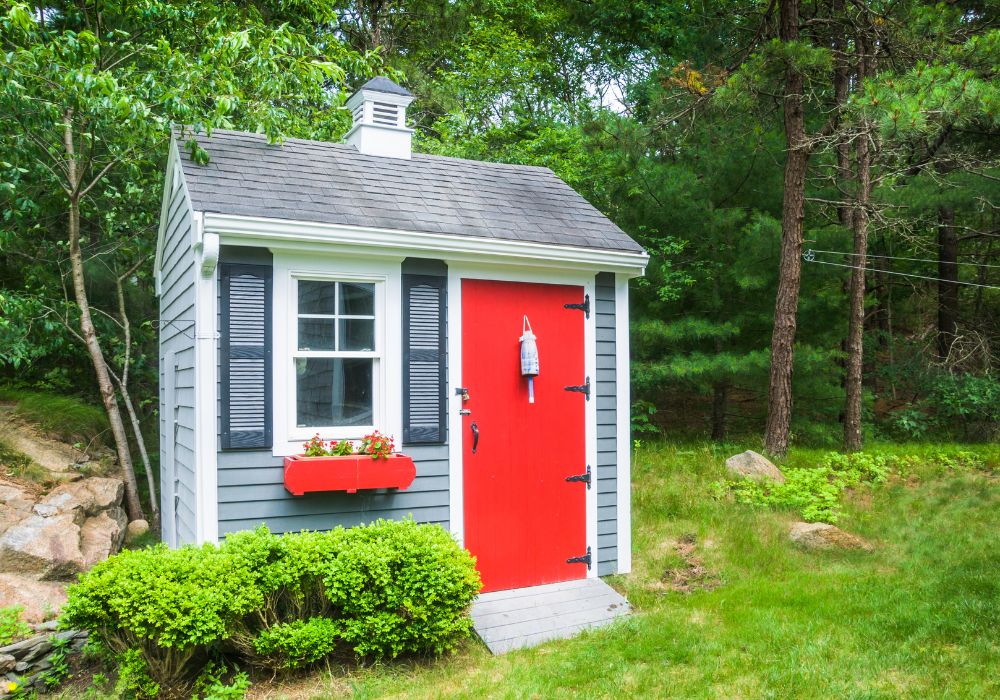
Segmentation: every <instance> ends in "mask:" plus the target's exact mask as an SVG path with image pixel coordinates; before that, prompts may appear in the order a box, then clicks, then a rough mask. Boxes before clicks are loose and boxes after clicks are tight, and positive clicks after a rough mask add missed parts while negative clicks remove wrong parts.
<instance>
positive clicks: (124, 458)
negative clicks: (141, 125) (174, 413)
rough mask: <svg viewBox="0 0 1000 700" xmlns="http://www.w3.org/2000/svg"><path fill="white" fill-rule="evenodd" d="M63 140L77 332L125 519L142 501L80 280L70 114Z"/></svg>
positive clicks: (137, 514) (136, 513) (136, 514)
mask: <svg viewBox="0 0 1000 700" xmlns="http://www.w3.org/2000/svg"><path fill="white" fill-rule="evenodd" d="M63 143H64V146H65V149H66V172H67V179H68V182H69V185H70V192H69V231H68V233H69V259H70V266H71V268H72V275H73V296H74V298H75V300H76V305H77V307H78V308H79V310H80V334H81V335H82V336H83V342H84V345H86V347H87V353H88V354H89V355H90V360H91V362H92V363H93V365H94V373H95V374H96V375H97V386H98V388H99V389H100V392H101V400H102V401H103V403H104V410H105V412H106V413H107V415H108V423H109V424H110V425H111V434H112V435H113V436H114V439H115V448H116V450H117V452H118V464H119V466H120V468H121V473H122V479H123V480H124V481H125V509H126V510H127V511H128V517H129V520H138V519H142V518H143V512H142V503H141V502H140V500H139V490H138V488H137V487H136V482H135V472H134V471H133V470H132V457H131V454H130V453H129V447H128V436H127V435H126V433H125V424H124V423H123V422H122V416H121V412H120V411H119V410H118V402H117V400H116V397H115V387H114V384H112V383H111V374H110V373H109V372H108V365H107V362H106V360H105V359H104V352H103V351H102V350H101V345H100V343H99V342H98V340H97V329H96V328H95V327H94V320H93V318H92V317H91V315H90V300H89V299H88V298H87V286H86V283H85V281H84V274H83V251H82V250H81V248H80V198H79V194H78V193H79V184H80V183H79V176H78V175H77V168H76V153H75V146H74V141H73V129H72V121H71V115H67V116H66V120H65V124H64V129H63Z"/></svg>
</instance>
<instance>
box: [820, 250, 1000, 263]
mask: <svg viewBox="0 0 1000 700" xmlns="http://www.w3.org/2000/svg"><path fill="white" fill-rule="evenodd" d="M810 250H811V251H812V252H813V253H829V254H830V255H849V256H851V257H852V258H860V257H862V255H861V254H860V253H849V252H847V251H843V250H818V249H816V248H810ZM806 252H807V253H808V252H809V251H806ZM863 257H866V258H880V259H882V260H906V261H908V262H929V263H938V262H940V261H939V260H935V259H934V258H903V257H899V256H896V255H873V254H871V253H869V254H867V255H865V256H863ZM951 264H952V265H970V266H972V267H1000V265H990V264H988V263H973V262H958V261H955V262H953V263H951Z"/></svg>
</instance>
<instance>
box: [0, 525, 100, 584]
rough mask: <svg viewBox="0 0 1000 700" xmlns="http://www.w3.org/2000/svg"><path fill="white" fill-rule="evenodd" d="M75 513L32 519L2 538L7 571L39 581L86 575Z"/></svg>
mask: <svg viewBox="0 0 1000 700" xmlns="http://www.w3.org/2000/svg"><path fill="white" fill-rule="evenodd" d="M77 520H78V518H77V516H76V515H75V514H74V513H60V514H57V515H53V516H50V517H44V516H41V515H30V516H28V517H27V518H25V519H24V520H22V521H21V522H19V523H17V524H16V525H14V526H13V527H11V528H9V529H8V530H7V531H6V532H5V533H3V535H0V562H2V566H3V569H4V570H5V571H8V572H11V573H16V574H27V575H28V576H32V577H35V578H40V579H49V580H52V579H55V580H58V579H67V578H71V577H72V576H75V575H76V574H78V573H80V572H81V571H83V568H84V565H85V561H84V558H83V552H81V551H80V525H79V523H78V522H77Z"/></svg>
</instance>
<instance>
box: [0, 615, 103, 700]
mask: <svg viewBox="0 0 1000 700" xmlns="http://www.w3.org/2000/svg"><path fill="white" fill-rule="evenodd" d="M40 627H41V628H42V629H43V632H42V633H41V634H36V635H35V636H33V637H29V638H28V639H22V640H21V641H19V642H14V643H13V644H8V645H7V646H5V647H0V678H4V679H5V680H4V682H3V683H0V696H3V695H6V694H7V693H8V692H9V690H8V685H7V683H8V682H10V683H13V684H15V688H16V689H17V690H19V691H24V690H27V689H28V688H31V687H41V686H43V685H45V677H46V674H47V673H49V672H50V669H52V667H53V666H54V661H55V658H54V657H55V656H56V655H57V654H58V655H62V654H64V653H67V652H78V651H80V649H82V648H83V645H84V644H85V643H86V642H87V633H86V632H85V631H84V632H78V631H76V630H69V631H66V632H56V631H55V624H54V622H49V623H45V625H40Z"/></svg>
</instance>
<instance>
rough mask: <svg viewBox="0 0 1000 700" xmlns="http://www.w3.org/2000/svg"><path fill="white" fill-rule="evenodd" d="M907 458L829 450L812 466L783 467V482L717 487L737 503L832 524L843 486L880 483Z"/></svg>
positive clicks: (733, 482)
mask: <svg viewBox="0 0 1000 700" xmlns="http://www.w3.org/2000/svg"><path fill="white" fill-rule="evenodd" d="M908 461H909V460H908V459H907V458H900V457H895V456H886V455H882V454H877V453H876V454H868V453H864V452H855V453H852V454H841V453H838V452H830V453H828V454H826V455H825V456H824V457H823V459H822V461H821V462H820V464H819V465H818V466H816V467H805V468H796V467H793V468H789V469H785V470H783V473H784V475H785V483H783V484H780V483H776V482H771V481H755V480H751V479H739V480H731V481H729V482H728V483H726V484H719V490H720V493H731V494H732V495H733V497H734V498H735V499H736V502H737V503H743V504H745V505H752V506H759V507H767V508H777V509H788V510H794V511H797V512H798V513H800V514H801V516H802V518H803V519H804V520H806V521H808V522H820V521H822V522H827V523H835V522H837V521H838V520H839V519H840V517H841V516H842V515H843V503H842V494H843V492H844V491H845V490H846V489H850V488H858V487H868V488H870V487H874V486H877V485H880V484H883V483H885V481H886V480H887V479H888V478H889V474H890V473H891V471H892V470H893V469H894V468H897V467H898V466H899V465H902V464H906V463H907V462H908Z"/></svg>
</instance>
